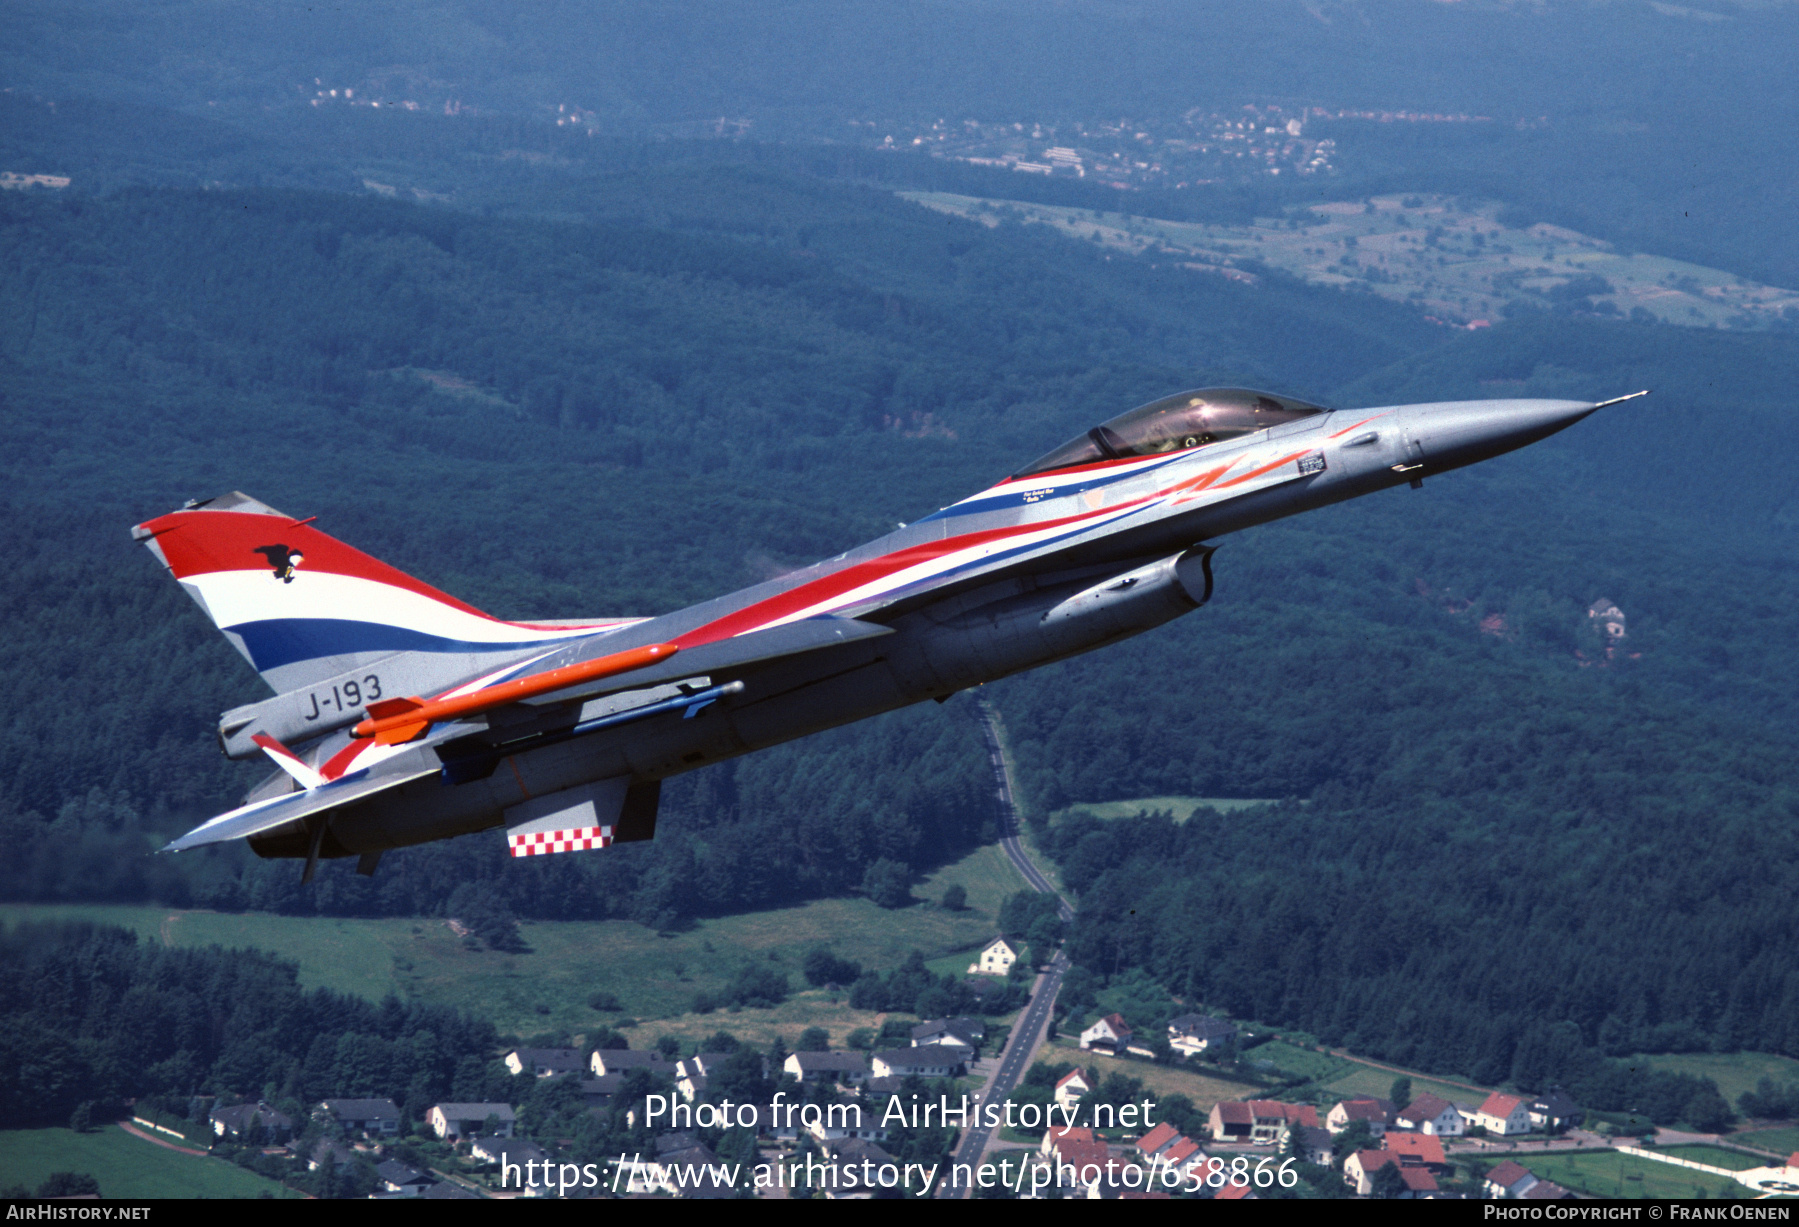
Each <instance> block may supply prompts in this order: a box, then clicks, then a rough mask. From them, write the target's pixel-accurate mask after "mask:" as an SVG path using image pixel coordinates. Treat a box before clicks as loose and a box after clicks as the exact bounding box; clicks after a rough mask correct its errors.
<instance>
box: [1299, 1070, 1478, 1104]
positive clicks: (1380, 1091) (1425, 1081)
mask: <svg viewBox="0 0 1799 1227" xmlns="http://www.w3.org/2000/svg"><path fill="white" fill-rule="evenodd" d="M1345 1063H1346V1064H1347V1065H1348V1066H1349V1068H1348V1070H1347V1071H1345V1072H1344V1073H1343V1074H1341V1075H1340V1076H1338V1077H1336V1078H1332V1079H1331V1080H1330V1081H1329V1082H1326V1083H1322V1084H1320V1089H1321V1090H1323V1091H1324V1092H1325V1093H1326V1094H1327V1095H1329V1096H1330V1097H1331V1098H1332V1099H1333V1100H1334V1099H1353V1098H1355V1097H1356V1096H1358V1095H1368V1096H1373V1097H1374V1098H1376V1099H1385V1098H1386V1097H1387V1092H1388V1091H1390V1090H1392V1089H1393V1080H1394V1079H1395V1078H1398V1077H1400V1075H1399V1074H1396V1073H1394V1072H1393V1071H1392V1070H1390V1069H1377V1068H1376V1067H1375V1066H1372V1065H1363V1064H1362V1063H1361V1062H1359V1061H1354V1060H1349V1061H1346V1062H1345ZM1405 1076H1406V1077H1409V1078H1410V1079H1411V1080H1412V1097H1413V1098H1417V1097H1418V1096H1419V1095H1424V1094H1431V1095H1436V1096H1439V1097H1440V1098H1443V1099H1447V1100H1449V1102H1451V1103H1461V1104H1467V1103H1477V1102H1478V1101H1480V1100H1484V1099H1485V1098H1486V1097H1487V1093H1486V1092H1485V1091H1483V1090H1470V1089H1469V1088H1468V1087H1465V1086H1456V1085H1455V1084H1453V1083H1449V1082H1437V1081H1435V1080H1433V1079H1431V1078H1427V1077H1425V1076H1424V1075H1423V1074H1407V1075H1405Z"/></svg>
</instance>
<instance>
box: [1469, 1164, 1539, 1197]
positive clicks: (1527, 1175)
mask: <svg viewBox="0 0 1799 1227" xmlns="http://www.w3.org/2000/svg"><path fill="white" fill-rule="evenodd" d="M1535 1183H1537V1178H1536V1177H1535V1176H1534V1175H1532V1174H1531V1171H1530V1169H1529V1168H1527V1167H1525V1166H1524V1165H1523V1164H1522V1163H1518V1162H1515V1161H1514V1160H1511V1159H1507V1160H1506V1161H1505V1162H1504V1163H1501V1164H1500V1165H1499V1166H1498V1167H1496V1168H1494V1169H1493V1170H1492V1171H1490V1172H1488V1173H1487V1178H1486V1179H1485V1180H1483V1181H1482V1182H1481V1188H1482V1189H1484V1190H1485V1191H1486V1194H1487V1196H1488V1197H1523V1196H1524V1194H1525V1193H1526V1192H1528V1191H1529V1190H1530V1187H1531V1186H1532V1185H1533V1184H1535Z"/></svg>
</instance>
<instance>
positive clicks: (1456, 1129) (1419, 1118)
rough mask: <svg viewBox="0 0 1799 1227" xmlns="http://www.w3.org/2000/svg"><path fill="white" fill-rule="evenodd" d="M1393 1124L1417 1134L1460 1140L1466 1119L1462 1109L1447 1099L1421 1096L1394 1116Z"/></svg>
mask: <svg viewBox="0 0 1799 1227" xmlns="http://www.w3.org/2000/svg"><path fill="white" fill-rule="evenodd" d="M1393 1123H1394V1124H1396V1125H1398V1126H1399V1127H1400V1128H1401V1129H1410V1130H1412V1131H1414V1132H1416V1133H1428V1134H1431V1135H1433V1136H1435V1137H1445V1138H1458V1137H1461V1136H1462V1132H1463V1125H1464V1119H1463V1116H1462V1112H1461V1109H1459V1108H1457V1107H1456V1106H1455V1105H1454V1104H1452V1103H1450V1102H1449V1101H1448V1100H1447V1099H1443V1098H1441V1097H1439V1096H1436V1095H1420V1096H1418V1098H1416V1099H1414V1100H1412V1102H1411V1103H1408V1104H1407V1105H1406V1106H1405V1107H1403V1108H1401V1109H1399V1111H1397V1112H1395V1113H1394V1114H1393Z"/></svg>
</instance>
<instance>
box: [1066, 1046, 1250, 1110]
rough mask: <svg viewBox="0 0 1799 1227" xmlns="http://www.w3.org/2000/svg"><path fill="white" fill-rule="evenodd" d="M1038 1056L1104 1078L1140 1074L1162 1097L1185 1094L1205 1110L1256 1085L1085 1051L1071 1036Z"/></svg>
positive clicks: (1237, 1096) (1175, 1067)
mask: <svg viewBox="0 0 1799 1227" xmlns="http://www.w3.org/2000/svg"><path fill="white" fill-rule="evenodd" d="M1037 1059H1038V1060H1040V1061H1044V1062H1046V1063H1048V1064H1051V1065H1056V1064H1060V1063H1062V1062H1064V1061H1066V1062H1067V1063H1069V1064H1070V1065H1081V1066H1085V1067H1087V1068H1089V1069H1092V1070H1093V1071H1094V1072H1096V1073H1097V1074H1098V1075H1099V1076H1100V1077H1101V1078H1105V1077H1106V1076H1108V1075H1110V1074H1113V1073H1119V1074H1123V1075H1124V1076H1125V1077H1127V1078H1140V1079H1142V1081H1143V1085H1144V1086H1146V1087H1148V1088H1149V1089H1150V1090H1151V1091H1153V1092H1154V1093H1155V1094H1156V1095H1157V1096H1158V1097H1162V1098H1166V1097H1167V1096H1169V1095H1185V1096H1186V1097H1187V1098H1188V1099H1191V1100H1192V1101H1193V1104H1194V1106H1195V1107H1197V1108H1199V1109H1200V1110H1201V1111H1210V1110H1211V1108H1212V1105H1213V1104H1215V1103H1217V1102H1218V1101H1219V1100H1221V1099H1238V1098H1241V1097H1242V1096H1243V1095H1245V1094H1247V1093H1248V1092H1250V1091H1253V1090H1255V1089H1256V1088H1255V1086H1254V1085H1253V1084H1251V1083H1248V1082H1239V1081H1237V1080H1236V1079H1233V1078H1225V1077H1220V1076H1218V1075H1216V1074H1213V1073H1209V1072H1208V1073H1200V1072H1198V1071H1197V1070H1192V1069H1182V1068H1180V1067H1179V1066H1174V1065H1152V1064H1150V1063H1149V1062H1148V1061H1130V1060H1120V1059H1119V1058H1117V1057H1108V1056H1104V1055H1102V1054H1100V1053H1096V1052H1082V1051H1081V1047H1080V1044H1079V1043H1077V1042H1076V1041H1075V1040H1072V1039H1070V1038H1068V1037H1067V1036H1060V1037H1058V1038H1056V1039H1054V1040H1051V1041H1050V1042H1049V1043H1048V1044H1046V1045H1044V1046H1043V1047H1042V1048H1040V1049H1038V1051H1037Z"/></svg>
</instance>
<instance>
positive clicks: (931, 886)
mask: <svg viewBox="0 0 1799 1227" xmlns="http://www.w3.org/2000/svg"><path fill="white" fill-rule="evenodd" d="M951 885H960V886H961V887H962V889H963V890H965V891H967V892H968V906H969V908H970V909H971V910H973V911H974V912H976V913H978V914H980V915H982V916H985V917H986V918H987V919H988V922H989V923H990V924H991V922H992V919H993V918H994V917H995V916H998V915H999V908H1000V904H1002V903H1004V902H1005V901H1006V899H1007V897H1009V896H1011V895H1015V894H1017V893H1018V892H1019V891H1021V890H1024V889H1026V888H1027V887H1028V886H1029V883H1027V882H1026V881H1025V880H1024V875H1022V874H1020V873H1019V872H1018V870H1017V868H1015V867H1014V866H1013V864H1012V862H1011V861H1010V860H1009V859H1007V857H1006V854H1005V852H1004V851H1003V850H1002V849H1001V848H1000V846H999V845H998V844H988V845H987V846H986V847H983V848H977V849H976V850H975V851H974V852H971V853H970V854H969V855H967V856H965V857H963V858H962V859H961V860H959V861H957V862H955V863H954V864H953V865H945V866H944V867H943V868H942V869H939V870H938V871H937V872H936V873H933V874H931V875H930V876H929V877H927V878H926V879H925V880H924V881H923V882H921V883H920V884H919V885H917V886H915V887H913V888H912V893H913V894H914V895H915V896H917V897H919V898H921V899H924V900H926V901H928V902H930V903H936V902H937V901H938V900H939V899H941V898H943V892H944V891H945V890H947V889H948V888H949V887H950V886H951Z"/></svg>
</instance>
